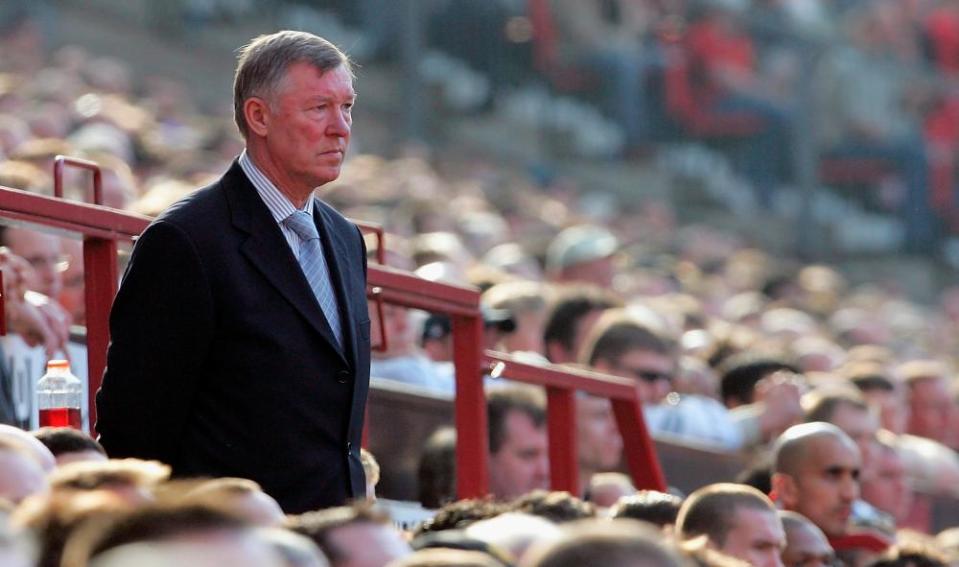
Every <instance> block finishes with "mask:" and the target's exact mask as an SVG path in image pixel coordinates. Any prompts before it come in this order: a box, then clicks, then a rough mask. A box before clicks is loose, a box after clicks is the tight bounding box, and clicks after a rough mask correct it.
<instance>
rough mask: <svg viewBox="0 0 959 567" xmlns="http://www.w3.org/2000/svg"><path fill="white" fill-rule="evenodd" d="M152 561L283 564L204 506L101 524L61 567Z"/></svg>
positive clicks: (75, 543)
mask: <svg viewBox="0 0 959 567" xmlns="http://www.w3.org/2000/svg"><path fill="white" fill-rule="evenodd" d="M144 544H146V545H144ZM151 562H156V563H158V564H161V565H171V564H183V565H197V566H199V567H213V566H214V565H235V566H237V567H246V566H249V567H253V566H254V565H256V566H263V567H280V565H281V563H280V559H279V557H278V556H277V555H276V553H275V552H274V551H273V549H272V548H271V547H270V546H269V545H268V544H267V543H266V542H265V541H263V540H262V539H260V538H258V537H257V536H256V532H255V531H254V530H253V529H252V528H251V527H250V526H248V525H247V524H246V523H244V522H243V521H241V520H239V519H237V518H234V517H233V516H230V515H227V514H224V513H222V512H217V511H214V510H211V509H209V508H205V507H202V506H184V507H172V508H165V507H146V508H142V509H138V510H134V511H132V512H130V513H129V514H123V515H120V516H118V517H114V518H99V519H96V520H94V521H92V522H91V524H90V525H89V526H88V527H87V528H86V529H83V530H80V531H78V532H77V534H76V535H74V536H73V537H72V538H71V539H70V541H69V542H68V543H67V546H66V548H65V550H64V552H63V563H62V565H63V566H64V567H86V566H87V565H103V566H117V567H118V566H120V565H148V564H152V563H151Z"/></svg>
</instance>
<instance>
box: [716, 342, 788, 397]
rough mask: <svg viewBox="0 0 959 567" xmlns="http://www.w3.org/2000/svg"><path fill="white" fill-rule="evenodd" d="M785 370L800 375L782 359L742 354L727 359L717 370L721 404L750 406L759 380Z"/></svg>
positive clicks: (763, 355)
mask: <svg viewBox="0 0 959 567" xmlns="http://www.w3.org/2000/svg"><path fill="white" fill-rule="evenodd" d="M780 370H785V371H787V372H793V373H796V374H801V373H802V370H800V369H799V367H797V366H796V365H794V364H792V363H790V362H788V361H786V360H785V359H783V358H778V357H774V356H769V355H765V354H757V353H751V352H744V353H740V354H736V355H733V356H731V357H729V358H728V359H727V360H726V361H725V362H723V364H722V365H721V366H720V368H719V374H720V376H721V378H720V393H721V395H722V399H723V403H725V404H726V405H727V406H728V405H730V403H731V402H732V403H738V404H751V403H753V389H754V388H755V387H756V384H758V383H759V381H760V380H762V379H763V378H765V377H766V376H769V375H770V374H772V373H774V372H779V371H780Z"/></svg>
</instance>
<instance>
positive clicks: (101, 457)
mask: <svg viewBox="0 0 959 567" xmlns="http://www.w3.org/2000/svg"><path fill="white" fill-rule="evenodd" d="M33 436H34V437H36V438H37V439H38V440H39V441H40V442H41V443H43V444H44V445H45V446H46V448H47V449H50V452H51V453H53V456H54V457H56V459H57V465H58V466H59V465H65V464H67V463H74V462H77V461H106V460H107V452H106V450H104V448H103V446H102V445H100V443H99V442H97V440H96V439H94V438H93V437H90V436H89V435H88V434H86V433H84V432H82V431H78V430H76V429H73V428H71V427H41V428H40V429H38V430H36V431H34V432H33Z"/></svg>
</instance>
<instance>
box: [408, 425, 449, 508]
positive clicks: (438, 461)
mask: <svg viewBox="0 0 959 567" xmlns="http://www.w3.org/2000/svg"><path fill="white" fill-rule="evenodd" d="M416 485H417V498H416V499H417V500H418V501H419V502H420V504H422V505H423V506H425V507H427V508H439V507H441V506H445V505H447V504H449V503H451V502H453V501H454V500H456V429H454V428H452V427H440V428H439V429H437V430H436V431H434V432H433V433H432V434H431V435H430V436H429V438H428V439H427V440H426V443H425V444H424V445H423V452H422V453H421V454H420V460H419V464H418V465H417V468H416Z"/></svg>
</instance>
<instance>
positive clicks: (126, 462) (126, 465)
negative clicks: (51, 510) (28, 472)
mask: <svg viewBox="0 0 959 567" xmlns="http://www.w3.org/2000/svg"><path fill="white" fill-rule="evenodd" d="M169 477H170V467H169V466H168V465H165V464H163V463H161V462H159V461H143V460H140V459H111V460H109V461H98V462H91V461H83V462H76V463H69V464H66V465H63V466H60V467H57V469H56V470H54V471H53V472H52V473H50V488H51V489H53V490H64V489H66V490H70V489H72V490H97V489H99V488H107V487H111V486H116V485H129V486H138V487H143V488H150V487H153V486H155V485H157V484H159V483H161V482H163V481H165V480H167V479H168V478H169Z"/></svg>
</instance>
